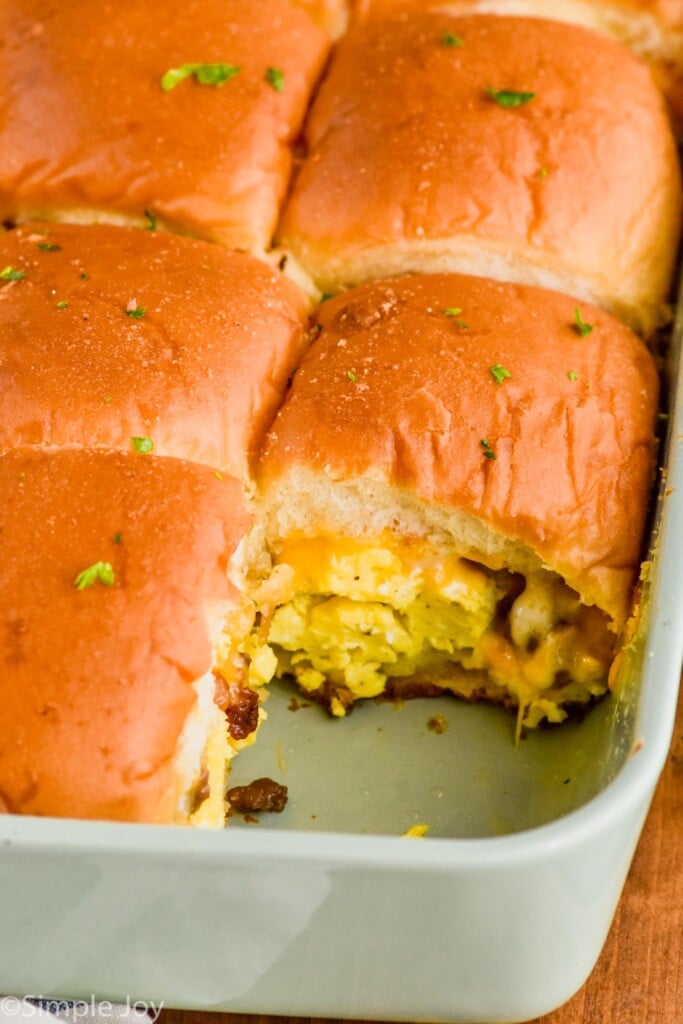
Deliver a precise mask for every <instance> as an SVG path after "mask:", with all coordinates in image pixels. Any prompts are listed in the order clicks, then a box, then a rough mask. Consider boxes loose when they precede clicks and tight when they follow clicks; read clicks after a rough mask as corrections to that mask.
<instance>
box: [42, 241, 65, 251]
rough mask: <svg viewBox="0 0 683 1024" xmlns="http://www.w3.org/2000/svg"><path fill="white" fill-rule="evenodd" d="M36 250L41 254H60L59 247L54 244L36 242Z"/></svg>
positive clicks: (60, 249)
mask: <svg viewBox="0 0 683 1024" xmlns="http://www.w3.org/2000/svg"><path fill="white" fill-rule="evenodd" d="M38 248H39V249H40V250H41V251H42V252H61V251H62V247H61V245H57V244H56V242H38Z"/></svg>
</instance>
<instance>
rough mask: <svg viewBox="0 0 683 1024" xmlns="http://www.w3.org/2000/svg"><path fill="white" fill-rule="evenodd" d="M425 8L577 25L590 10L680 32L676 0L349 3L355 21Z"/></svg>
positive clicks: (681, 13) (682, 21)
mask: <svg viewBox="0 0 683 1024" xmlns="http://www.w3.org/2000/svg"><path fill="white" fill-rule="evenodd" d="M425 6H427V7H430V8H432V9H435V8H437V7H441V8H444V9H445V8H448V9H449V10H451V11H454V12H455V11H457V10H458V8H459V7H467V8H468V9H473V8H476V7H480V8H481V9H482V10H484V11H486V12H487V13H492V12H493V11H494V9H495V11H496V12H497V13H500V14H505V13H509V14H519V13H520V10H521V8H523V7H525V6H528V7H529V9H532V8H533V9H534V10H535V12H536V13H537V14H538V15H539V16H540V15H541V13H542V12H543V10H544V15H543V16H544V17H547V18H553V19H555V18H558V13H557V12H558V8H559V10H560V12H561V14H560V16H559V20H564V17H563V16H562V15H564V14H565V12H568V11H570V10H571V8H572V7H574V9H575V12H576V20H577V22H579V23H580V22H581V15H582V14H584V12H585V11H586V10H588V11H590V9H591V8H594V9H595V10H596V11H598V12H599V11H609V12H613V11H619V12H622V14H623V16H624V17H628V15H629V14H649V15H652V17H653V18H655V19H656V20H657V21H659V22H660V23H661V25H662V26H663V27H664V28H666V29H669V30H673V31H683V7H682V6H681V3H680V0H561V3H560V4H559V5H558V4H557V3H554V4H553V5H549V4H548V3H547V2H546V0H428V2H427V4H425V3H424V0H423V2H419V0H353V10H354V15H355V17H356V18H361V19H362V18H366V17H368V16H373V17H374V16H380V17H385V16H386V15H388V14H394V13H396V11H399V10H400V11H403V10H405V11H409V10H424V8H425Z"/></svg>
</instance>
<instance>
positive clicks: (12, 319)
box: [0, 224, 307, 480]
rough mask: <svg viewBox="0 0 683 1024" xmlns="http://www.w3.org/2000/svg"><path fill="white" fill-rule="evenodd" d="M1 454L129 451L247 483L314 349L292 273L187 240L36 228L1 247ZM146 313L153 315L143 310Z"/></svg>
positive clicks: (0, 242) (4, 238) (110, 230)
mask: <svg viewBox="0 0 683 1024" xmlns="http://www.w3.org/2000/svg"><path fill="white" fill-rule="evenodd" d="M0 266H2V267H5V266H10V267H13V268H14V269H15V270H16V271H17V272H19V273H23V274H24V275H25V276H24V277H23V278H21V279H20V280H15V281H11V280H8V281H0V309H1V312H2V316H1V317H0V347H1V348H2V353H3V356H2V359H1V360H0V450H2V449H7V448H11V447H14V446H18V445H24V444H36V445H57V446H60V445H77V446H81V447H98V446H104V447H108V448H122V449H124V450H126V451H129V450H130V448H131V438H132V437H149V438H151V439H152V441H153V443H154V452H155V453H156V454H160V455H173V456H177V457H179V458H184V459H190V460H191V461H194V462H205V463H208V464H209V465H212V466H215V467H217V468H219V469H221V470H225V471H227V472H229V473H231V474H233V475H235V476H238V477H239V478H241V479H243V480H247V479H248V478H249V473H250V466H251V462H252V461H253V458H254V455H255V453H256V451H257V449H258V446H259V444H260V442H261V439H262V437H263V434H264V432H265V430H266V428H267V426H268V424H269V423H270V421H271V420H272V418H273V416H274V415H275V411H276V409H277V407H278V405H279V404H280V402H281V400H282V395H283V393H284V391H285V389H286V386H287V378H288V375H289V374H290V373H291V371H292V369H293V368H294V367H295V366H296V364H297V361H298V359H299V356H300V354H301V351H302V348H303V345H304V341H305V336H304V335H305V331H304V327H305V324H306V322H307V303H306V301H305V299H304V297H303V296H302V294H301V293H300V292H299V290H298V288H297V287H296V286H295V285H294V284H292V283H291V282H290V281H289V280H287V279H286V278H285V277H284V276H283V275H282V274H281V273H280V272H279V271H278V270H272V269H271V268H270V267H269V266H267V265H266V264H265V263H262V262H260V261H258V260H256V259H254V258H253V257H250V256H247V255H244V254H241V253H230V252H226V251H225V250H224V249H222V248H220V247H218V246H215V245H209V244H207V243H205V242H197V241H192V240H190V239H187V238H181V237H177V236H175V237H174V236H171V235H167V234H161V233H157V232H149V231H139V230H136V229H133V228H117V227H111V226H108V225H94V226H90V227H80V226H71V225H60V224H55V225H49V224H33V225H28V226H26V227H23V228H18V229H16V230H14V231H11V232H8V233H6V234H5V235H0ZM141 309H142V310H144V312H143V313H142V315H139V311H140V310H141Z"/></svg>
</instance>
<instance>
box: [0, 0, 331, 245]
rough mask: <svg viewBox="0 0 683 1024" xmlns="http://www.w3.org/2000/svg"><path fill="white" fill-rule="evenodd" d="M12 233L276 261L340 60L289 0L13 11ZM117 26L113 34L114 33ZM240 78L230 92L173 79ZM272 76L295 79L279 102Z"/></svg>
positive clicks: (69, 3) (3, 176)
mask: <svg viewBox="0 0 683 1024" xmlns="http://www.w3.org/2000/svg"><path fill="white" fill-rule="evenodd" d="M0 12H1V13H0V39H2V44H3V45H2V49H1V50H0V125H1V126H2V128H1V129H0V218H2V219H7V218H10V219H13V220H31V219H35V218H42V217H49V218H56V219H65V220H70V221H75V220H79V219H82V220H88V221H92V220H93V219H100V220H102V219H107V218H109V219H114V220H116V219H118V220H119V221H123V222H133V223H139V224H144V210H145V209H150V210H151V211H152V212H153V213H154V214H155V215H156V216H157V217H158V219H159V223H160V225H161V226H163V227H168V228H171V229H173V230H178V231H184V232H188V233H190V234H195V235H198V236H200V237H204V238H208V239H211V240H214V241H219V242H222V243H223V244H225V245H227V246H229V247H230V248H236V249H246V250H249V251H257V250H262V249H264V248H265V247H267V246H268V244H269V242H270V239H271V236H272V233H273V230H274V227H275V223H276V220H277V216H278V209H279V204H280V202H281V199H282V197H283V195H284V192H285V189H286V187H287V180H288V176H289V171H290V165H291V154H290V149H289V146H290V143H291V142H292V140H293V139H294V138H295V137H296V135H297V133H298V131H299V128H300V125H301V122H302V120H303V116H304V113H305V110H306V106H307V104H308V100H309V96H310V92H311V89H312V88H313V84H314V83H315V80H316V78H317V76H318V74H319V72H320V69H321V67H322V63H323V61H324V59H325V56H326V53H327V49H328V46H329V39H328V36H327V35H326V33H325V32H323V31H322V29H320V28H319V27H318V26H316V25H315V24H314V23H313V22H312V21H311V19H310V18H309V17H308V16H307V15H306V14H305V13H304V12H303V11H301V10H299V9H298V8H297V7H296V6H295V5H291V4H289V3H284V2H282V0H170V2H169V3H166V4H164V6H163V10H162V9H160V8H159V7H158V6H157V5H155V4H149V3H145V2H144V0H136V2H128V3H123V4H109V5H108V6H107V8H106V15H104V14H103V9H102V6H101V5H100V4H96V3H95V4H94V3H91V2H89V0H59V2H56V0H26V2H24V3H21V4H14V3H10V4H3V5H2V6H1V7H0ZM105 16H106V31H103V30H102V20H103V17H105ZM188 63H199V64H217V63H225V64H229V65H231V66H232V67H239V68H240V71H239V72H238V73H237V74H236V75H234V77H232V78H230V79H229V80H228V81H225V82H224V83H223V84H222V85H220V86H212V85H201V84H199V83H198V82H197V81H196V80H195V79H189V80H184V81H182V82H181V84H180V85H178V86H177V87H176V88H174V89H172V90H171V91H167V92H165V91H163V90H162V88H161V78H162V76H163V75H164V74H165V73H166V72H167V71H168V70H169V69H171V68H178V67H182V66H184V65H186V64H188ZM268 68H277V69H280V70H281V71H282V72H283V73H284V84H283V87H282V88H281V89H279V90H278V89H277V88H274V87H273V85H272V84H270V83H269V82H268V81H267V78H266V76H267V71H268Z"/></svg>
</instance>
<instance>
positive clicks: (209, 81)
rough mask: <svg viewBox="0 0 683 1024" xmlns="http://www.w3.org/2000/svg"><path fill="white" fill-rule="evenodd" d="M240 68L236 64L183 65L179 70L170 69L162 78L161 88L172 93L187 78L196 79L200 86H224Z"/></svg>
mask: <svg viewBox="0 0 683 1024" xmlns="http://www.w3.org/2000/svg"><path fill="white" fill-rule="evenodd" d="M239 71H240V68H238V67H235V65H234V64H181V65H180V67H179V68H169V69H168V71H167V72H166V73H165V74H164V75H162V77H161V88H162V89H163V90H164V92H170V91H171V89H175V87H176V85H180V83H181V82H183V81H184V80H185V79H186V78H192V77H194V79H195V81H197V82H199V84H200V85H223V83H224V82H227V81H228V79H229V78H233V77H234V76H235V75H236V74H237V73H238V72H239Z"/></svg>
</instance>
